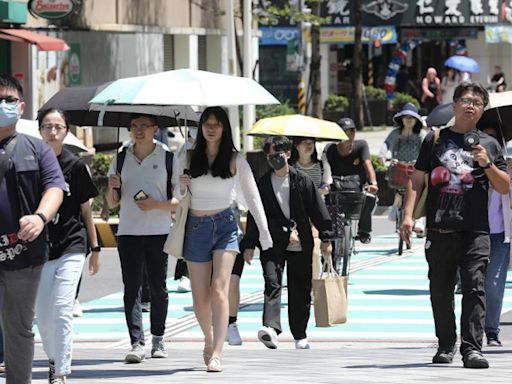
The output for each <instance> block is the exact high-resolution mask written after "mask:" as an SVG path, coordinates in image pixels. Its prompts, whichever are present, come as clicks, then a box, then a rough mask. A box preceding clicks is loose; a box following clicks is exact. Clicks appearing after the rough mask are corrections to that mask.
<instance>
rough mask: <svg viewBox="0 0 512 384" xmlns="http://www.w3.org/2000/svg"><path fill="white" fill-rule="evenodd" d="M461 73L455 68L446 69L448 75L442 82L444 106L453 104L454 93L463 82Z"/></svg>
mask: <svg viewBox="0 0 512 384" xmlns="http://www.w3.org/2000/svg"><path fill="white" fill-rule="evenodd" d="M461 80H462V79H461V77H460V75H459V73H458V72H457V71H456V70H455V69H453V68H449V67H448V68H446V75H445V76H443V79H442V80H441V93H442V94H443V100H442V101H443V102H442V103H443V104H447V103H452V102H453V93H454V92H455V88H457V85H459V84H460V82H461Z"/></svg>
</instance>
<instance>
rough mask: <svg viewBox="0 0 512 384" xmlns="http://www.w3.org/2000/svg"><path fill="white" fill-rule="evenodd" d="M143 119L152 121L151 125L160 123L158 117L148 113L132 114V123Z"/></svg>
mask: <svg viewBox="0 0 512 384" xmlns="http://www.w3.org/2000/svg"><path fill="white" fill-rule="evenodd" d="M141 117H146V118H148V119H149V120H150V121H151V124H153V125H158V122H157V120H156V116H155V115H148V114H146V113H132V114H130V123H131V122H132V121H133V120H136V119H139V118H141Z"/></svg>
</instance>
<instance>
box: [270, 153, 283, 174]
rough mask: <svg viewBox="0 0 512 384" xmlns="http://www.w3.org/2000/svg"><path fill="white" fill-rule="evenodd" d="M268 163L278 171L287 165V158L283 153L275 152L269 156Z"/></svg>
mask: <svg viewBox="0 0 512 384" xmlns="http://www.w3.org/2000/svg"><path fill="white" fill-rule="evenodd" d="M267 161H268V164H269V165H270V166H271V167H272V169H273V170H275V171H278V170H280V169H281V168H283V167H284V166H285V165H286V158H285V157H284V156H283V155H282V154H281V153H275V154H273V155H269V156H268V159H267Z"/></svg>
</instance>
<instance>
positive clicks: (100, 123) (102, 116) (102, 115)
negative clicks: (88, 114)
mask: <svg viewBox="0 0 512 384" xmlns="http://www.w3.org/2000/svg"><path fill="white" fill-rule="evenodd" d="M114 101H115V100H114V99H109V100H107V101H105V102H104V103H103V105H102V106H101V108H100V113H99V114H98V127H103V120H104V119H105V113H107V105H109V104H112V103H113V102H114Z"/></svg>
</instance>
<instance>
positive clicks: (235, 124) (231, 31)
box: [226, 0, 240, 150]
mask: <svg viewBox="0 0 512 384" xmlns="http://www.w3.org/2000/svg"><path fill="white" fill-rule="evenodd" d="M233 1H234V0H226V17H227V36H228V74H229V75H231V76H238V70H237V65H236V46H235V39H236V35H235V11H234V9H233ZM228 110H229V120H230V123H231V130H232V134H233V144H234V145H235V147H236V148H237V149H238V150H240V117H239V115H238V106H235V107H229V108H228Z"/></svg>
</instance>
